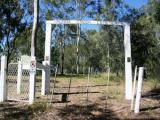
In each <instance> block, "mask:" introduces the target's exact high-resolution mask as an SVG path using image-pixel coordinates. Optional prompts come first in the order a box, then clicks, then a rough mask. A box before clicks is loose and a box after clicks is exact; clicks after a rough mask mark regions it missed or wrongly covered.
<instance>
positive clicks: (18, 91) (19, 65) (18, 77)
mask: <svg viewBox="0 0 160 120" xmlns="http://www.w3.org/2000/svg"><path fill="white" fill-rule="evenodd" d="M21 85H22V62H21V61H18V75H17V94H20V93H21Z"/></svg>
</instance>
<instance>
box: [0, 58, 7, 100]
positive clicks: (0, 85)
mask: <svg viewBox="0 0 160 120" xmlns="http://www.w3.org/2000/svg"><path fill="white" fill-rule="evenodd" d="M6 68H7V57H6V56H1V73H0V102H4V101H5V100H7V84H6Z"/></svg>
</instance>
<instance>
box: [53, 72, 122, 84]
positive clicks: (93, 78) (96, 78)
mask: <svg viewBox="0 0 160 120" xmlns="http://www.w3.org/2000/svg"><path fill="white" fill-rule="evenodd" d="M70 78H71V79H72V81H82V82H84V81H86V82H87V81H88V75H82V74H80V75H75V74H73V75H63V76H62V75H58V76H57V78H56V79H57V80H58V81H69V80H70ZM109 78H110V81H109V82H110V83H120V82H121V81H122V80H124V77H123V76H116V74H113V73H110V77H109ZM51 79H54V76H52V77H51ZM107 81H108V74H107V73H101V74H91V75H90V82H91V83H94V84H101V85H103V84H107Z"/></svg>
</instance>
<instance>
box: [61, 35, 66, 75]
mask: <svg viewBox="0 0 160 120" xmlns="http://www.w3.org/2000/svg"><path fill="white" fill-rule="evenodd" d="M64 39H65V38H64V37H63V38H61V75H63V74H64V47H65V43H64Z"/></svg>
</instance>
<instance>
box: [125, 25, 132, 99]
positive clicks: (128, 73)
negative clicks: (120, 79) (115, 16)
mask: <svg viewBox="0 0 160 120" xmlns="http://www.w3.org/2000/svg"><path fill="white" fill-rule="evenodd" d="M124 48H125V98H126V99H127V100H131V98H132V60H131V59H132V58H131V41H130V25H129V24H127V23H126V24H125V25H124Z"/></svg>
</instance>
